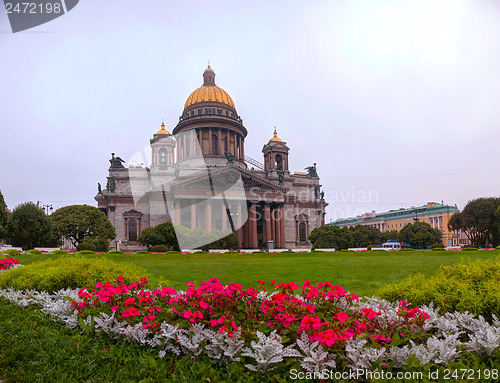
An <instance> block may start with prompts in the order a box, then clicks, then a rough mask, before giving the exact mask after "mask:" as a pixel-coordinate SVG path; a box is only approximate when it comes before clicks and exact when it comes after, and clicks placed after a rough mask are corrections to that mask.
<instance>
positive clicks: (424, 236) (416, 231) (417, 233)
mask: <svg viewBox="0 0 500 383" xmlns="http://www.w3.org/2000/svg"><path fill="white" fill-rule="evenodd" d="M399 240H400V241H402V242H406V243H409V244H410V245H411V246H413V247H417V248H427V247H429V246H431V245H433V244H434V243H437V242H441V232H440V231H439V230H438V229H433V228H432V226H431V225H429V224H428V223H426V222H419V221H417V222H415V223H410V224H409V225H406V226H405V227H403V228H402V229H401V231H400V232H399Z"/></svg>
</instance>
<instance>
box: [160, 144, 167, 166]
mask: <svg viewBox="0 0 500 383" xmlns="http://www.w3.org/2000/svg"><path fill="white" fill-rule="evenodd" d="M166 164H167V149H165V148H161V149H160V165H166Z"/></svg>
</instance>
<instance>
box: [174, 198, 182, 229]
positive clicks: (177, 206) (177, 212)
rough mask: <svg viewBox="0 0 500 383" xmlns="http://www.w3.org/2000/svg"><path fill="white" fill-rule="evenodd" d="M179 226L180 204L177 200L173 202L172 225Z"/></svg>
mask: <svg viewBox="0 0 500 383" xmlns="http://www.w3.org/2000/svg"><path fill="white" fill-rule="evenodd" d="M180 224H181V203H180V201H179V200H176V201H175V207H174V225H180Z"/></svg>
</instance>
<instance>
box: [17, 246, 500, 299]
mask: <svg viewBox="0 0 500 383" xmlns="http://www.w3.org/2000/svg"><path fill="white" fill-rule="evenodd" d="M498 255H499V252H498V251H492V250H478V251H470V252H456V251H449V252H430V251H429V252H417V251H415V252H401V253H397V252H387V253H385V252H373V253H370V252H361V253H316V254H315V253H311V254H308V253H298V254H294V253H277V254H265V253H264V254H255V253H254V254H229V255H224V254H175V253H174V254H151V255H135V254H124V255H119V254H117V255H111V254H107V255H96V257H102V256H106V257H109V258H110V259H113V260H115V261H124V262H132V263H135V264H137V265H138V266H140V267H142V268H144V269H146V270H147V271H148V272H149V273H150V274H151V275H152V276H153V280H154V281H163V282H164V284H166V282H165V281H169V285H170V286H172V287H174V288H178V289H179V288H180V289H185V288H187V287H186V282H188V281H193V282H195V283H199V282H201V281H204V280H208V279H210V278H211V277H216V278H219V279H220V280H221V281H222V283H229V282H237V283H241V284H242V285H243V286H244V287H246V286H252V287H256V286H257V285H258V284H257V280H259V279H262V280H264V281H266V282H268V283H269V282H271V281H272V280H273V279H275V280H276V281H279V282H290V281H293V282H296V283H299V284H302V282H303V281H304V280H306V279H310V280H311V282H312V283H318V282H324V281H330V282H332V283H334V284H337V285H340V286H342V287H344V288H346V289H347V290H349V291H350V292H353V293H356V294H358V295H359V296H372V295H374V294H375V292H376V291H377V289H378V288H379V287H381V286H382V285H384V284H386V283H392V282H398V281H400V280H402V279H404V278H406V277H408V276H409V275H413V274H416V273H422V274H426V275H432V274H435V273H436V271H437V269H438V268H439V267H440V266H449V265H453V264H456V263H458V262H461V261H462V260H466V259H467V258H470V259H488V258H495V257H497V256H498ZM47 257H54V255H20V256H18V257H17V258H18V259H19V261H20V262H21V263H23V264H29V263H32V262H35V261H36V260H40V259H44V258H47Z"/></svg>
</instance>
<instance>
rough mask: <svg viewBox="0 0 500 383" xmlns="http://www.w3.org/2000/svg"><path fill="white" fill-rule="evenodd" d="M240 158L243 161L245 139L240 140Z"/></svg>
mask: <svg viewBox="0 0 500 383" xmlns="http://www.w3.org/2000/svg"><path fill="white" fill-rule="evenodd" d="M241 154H242V156H241V158H242V159H243V160H244V159H245V139H244V138H242V139H241Z"/></svg>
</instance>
